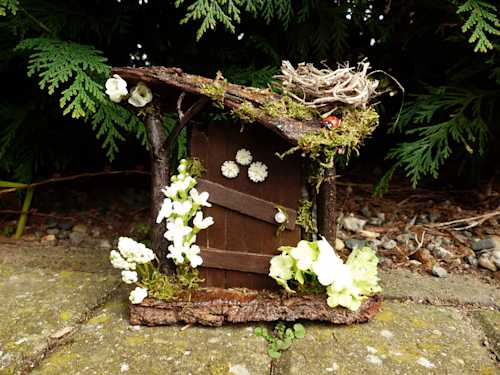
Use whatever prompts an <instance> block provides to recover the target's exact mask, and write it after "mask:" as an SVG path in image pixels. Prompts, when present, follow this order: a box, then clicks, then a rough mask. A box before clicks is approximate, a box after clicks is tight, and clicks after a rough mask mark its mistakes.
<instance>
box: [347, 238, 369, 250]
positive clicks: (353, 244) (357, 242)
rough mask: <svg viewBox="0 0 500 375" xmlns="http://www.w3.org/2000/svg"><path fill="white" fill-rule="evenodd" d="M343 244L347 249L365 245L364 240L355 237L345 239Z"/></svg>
mask: <svg viewBox="0 0 500 375" xmlns="http://www.w3.org/2000/svg"><path fill="white" fill-rule="evenodd" d="M345 245H346V246H347V248H348V249H350V250H354V249H355V248H357V247H365V246H366V241H365V240H359V239H356V238H349V239H348V240H346V241H345Z"/></svg>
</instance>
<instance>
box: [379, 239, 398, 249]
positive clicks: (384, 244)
mask: <svg viewBox="0 0 500 375" xmlns="http://www.w3.org/2000/svg"><path fill="white" fill-rule="evenodd" d="M397 245H398V244H397V242H396V241H394V240H388V241H384V242H382V247H383V248H384V249H386V250H392V249H394V248H395V247H396V246H397Z"/></svg>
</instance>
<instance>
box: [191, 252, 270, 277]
mask: <svg viewBox="0 0 500 375" xmlns="http://www.w3.org/2000/svg"><path fill="white" fill-rule="evenodd" d="M201 257H202V258H203V266H204V267H209V268H219V269H223V270H231V271H244V272H252V273H259V274H264V275H267V274H268V273H269V262H270V260H271V257H272V255H266V254H255V253H251V252H240V251H234V250H228V249H224V250H221V249H214V248H207V247H202V248H201Z"/></svg>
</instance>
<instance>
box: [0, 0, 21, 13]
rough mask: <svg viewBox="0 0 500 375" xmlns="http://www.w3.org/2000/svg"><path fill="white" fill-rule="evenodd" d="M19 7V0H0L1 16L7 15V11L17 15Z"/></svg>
mask: <svg viewBox="0 0 500 375" xmlns="http://www.w3.org/2000/svg"><path fill="white" fill-rule="evenodd" d="M18 7H19V1H18V0H0V16H6V15H7V12H10V13H11V14H12V15H14V16H15V15H16V13H17V9H18Z"/></svg>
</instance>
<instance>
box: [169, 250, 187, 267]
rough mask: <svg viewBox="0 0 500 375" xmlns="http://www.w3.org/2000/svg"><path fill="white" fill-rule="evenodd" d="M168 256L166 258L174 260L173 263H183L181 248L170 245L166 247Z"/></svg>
mask: <svg viewBox="0 0 500 375" xmlns="http://www.w3.org/2000/svg"><path fill="white" fill-rule="evenodd" d="M168 252H169V253H168V254H167V258H171V259H173V260H174V262H175V263H177V264H181V263H183V262H184V255H183V254H184V252H185V251H184V247H183V246H175V245H170V246H169V247H168Z"/></svg>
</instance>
